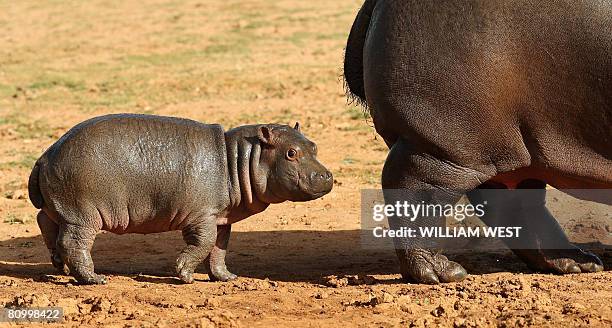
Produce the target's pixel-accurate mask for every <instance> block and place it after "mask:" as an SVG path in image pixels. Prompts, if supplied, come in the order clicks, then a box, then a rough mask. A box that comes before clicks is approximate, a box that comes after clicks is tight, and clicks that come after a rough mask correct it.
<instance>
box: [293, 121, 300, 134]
mask: <svg viewBox="0 0 612 328" xmlns="http://www.w3.org/2000/svg"><path fill="white" fill-rule="evenodd" d="M293 128H294V129H295V130H297V132H299V133H302V130H300V122H295V126H294V127H293Z"/></svg>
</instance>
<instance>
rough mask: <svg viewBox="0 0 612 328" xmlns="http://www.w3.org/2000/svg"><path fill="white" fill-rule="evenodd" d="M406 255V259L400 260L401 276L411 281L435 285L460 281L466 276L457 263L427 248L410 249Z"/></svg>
mask: <svg viewBox="0 0 612 328" xmlns="http://www.w3.org/2000/svg"><path fill="white" fill-rule="evenodd" d="M406 257H407V258H406V261H400V263H401V262H404V263H405V264H404V265H403V267H402V276H403V277H404V279H406V280H408V281H411V282H415V283H419V284H430V285H435V284H438V283H441V282H457V281H461V280H463V279H465V277H466V276H467V272H466V271H465V269H464V268H463V267H462V266H461V265H460V264H459V263H457V262H453V261H449V260H448V259H447V258H446V256H444V255H440V254H434V253H432V252H431V251H428V250H424V249H416V250H411V251H408V252H407V255H406Z"/></svg>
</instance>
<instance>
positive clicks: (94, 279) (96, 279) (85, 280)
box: [76, 273, 108, 285]
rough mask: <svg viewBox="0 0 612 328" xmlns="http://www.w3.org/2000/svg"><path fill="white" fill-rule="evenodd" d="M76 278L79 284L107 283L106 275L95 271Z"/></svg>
mask: <svg viewBox="0 0 612 328" xmlns="http://www.w3.org/2000/svg"><path fill="white" fill-rule="evenodd" d="M76 280H77V282H78V283H79V284H80V285H106V284H107V283H108V279H107V278H106V276H103V275H101V274H95V273H94V274H92V275H90V276H87V277H79V278H76Z"/></svg>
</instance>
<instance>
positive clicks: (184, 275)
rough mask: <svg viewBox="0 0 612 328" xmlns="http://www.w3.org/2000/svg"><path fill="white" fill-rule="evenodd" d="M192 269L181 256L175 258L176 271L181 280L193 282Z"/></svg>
mask: <svg viewBox="0 0 612 328" xmlns="http://www.w3.org/2000/svg"><path fill="white" fill-rule="evenodd" d="M193 271H194V268H193V267H192V265H189V264H188V262H187V261H186V260H185V259H183V258H182V257H179V258H178V259H177V260H176V273H177V275H178V277H179V279H181V281H182V282H184V283H186V284H191V283H193Z"/></svg>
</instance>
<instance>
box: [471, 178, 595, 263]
mask: <svg viewBox="0 0 612 328" xmlns="http://www.w3.org/2000/svg"><path fill="white" fill-rule="evenodd" d="M517 188H518V189H517V190H506V187H505V186H504V185H502V184H499V183H495V182H487V183H485V184H483V185H481V186H480V187H479V188H478V189H476V190H474V191H471V192H470V193H468V197H469V198H470V201H471V202H472V203H473V204H476V203H478V204H482V203H483V202H486V204H487V207H486V210H485V216H484V217H482V219H483V221H484V222H485V223H486V224H487V225H489V226H492V227H500V226H501V227H503V226H518V227H521V228H522V229H521V234H520V238H515V239H505V240H504V241H505V243H506V245H507V246H508V247H509V248H510V249H512V251H513V252H514V253H515V254H516V255H517V256H518V257H519V258H520V259H521V260H522V261H523V262H525V263H526V264H527V266H529V268H531V269H532V270H535V271H541V272H552V273H558V274H568V273H581V272H599V271H602V270H603V269H604V267H603V263H602V261H601V260H600V259H599V258H598V257H597V256H596V255H595V254H592V253H589V252H585V251H583V250H581V249H580V248H578V247H576V246H574V245H573V244H572V243H570V241H569V240H568V238H567V236H566V235H565V232H564V231H563V229H562V228H561V226H560V225H559V223H558V222H557V220H556V219H555V218H554V217H553V216H552V215H551V214H550V212H549V211H548V209H546V189H545V188H546V184H545V183H544V182H542V181H539V180H532V179H530V180H525V181H522V182H520V183H519V184H518V185H517Z"/></svg>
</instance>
